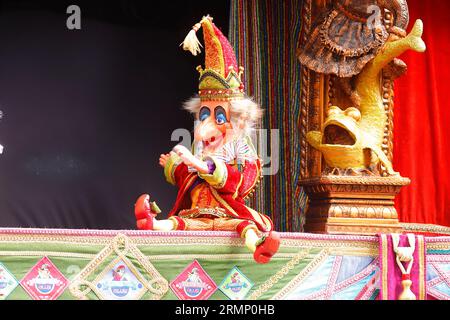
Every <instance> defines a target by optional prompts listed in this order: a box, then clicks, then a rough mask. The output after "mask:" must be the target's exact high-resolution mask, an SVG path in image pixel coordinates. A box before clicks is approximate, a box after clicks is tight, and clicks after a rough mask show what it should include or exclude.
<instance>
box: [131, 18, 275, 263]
mask: <svg viewBox="0 0 450 320" xmlns="http://www.w3.org/2000/svg"><path fill="white" fill-rule="evenodd" d="M199 29H203V36H204V47H205V68H204V69H203V68H202V67H201V66H199V67H197V70H198V71H199V73H200V78H199V91H198V95H196V96H195V97H193V98H191V99H190V100H189V101H187V102H186V103H185V104H184V109H186V110H187V111H189V112H190V113H192V114H193V115H194V116H195V120H196V125H195V130H194V144H193V148H192V150H193V151H192V152H191V151H190V150H189V149H187V148H186V147H184V146H181V145H177V146H175V147H174V148H173V150H172V151H171V152H169V153H167V154H162V155H161V156H160V159H159V164H160V165H161V166H162V167H163V168H164V174H165V177H166V179H167V181H168V182H169V183H171V184H173V185H175V186H177V187H178V188H179V192H178V195H177V199H176V201H175V205H174V207H173V208H172V210H171V211H170V213H169V218H168V219H166V220H159V219H156V215H157V214H158V213H160V210H159V208H158V207H157V205H156V204H155V203H154V202H150V196H149V195H147V194H144V195H142V196H140V197H139V199H138V200H137V202H136V205H135V215H136V220H137V227H138V228H139V229H141V230H159V231H171V230H198V231H199V230H203V231H206V230H221V231H237V232H238V233H239V234H240V236H241V237H242V238H244V239H245V244H246V246H247V247H248V248H249V250H251V252H253V257H254V259H255V261H256V262H258V263H267V262H269V261H270V259H271V258H272V256H273V255H274V254H275V253H276V252H277V250H278V248H279V244H280V239H279V235H278V234H277V233H276V232H274V231H273V223H272V221H271V219H270V218H269V217H268V216H266V215H264V214H261V213H259V212H257V211H255V210H253V209H252V208H249V207H248V206H246V204H245V199H246V198H247V197H248V196H249V195H250V194H251V193H252V191H253V190H254V189H255V186H256V184H257V183H258V182H259V180H260V179H261V162H260V159H259V158H258V155H257V152H256V150H255V148H254V146H253V144H252V142H251V139H250V132H251V130H252V129H253V128H254V125H255V122H256V121H257V120H258V119H259V118H260V117H261V114H262V112H261V109H260V107H259V106H258V105H257V104H256V103H255V102H253V101H252V100H251V99H250V98H249V97H247V96H246V95H245V93H244V83H243V82H242V79H241V76H242V73H243V68H242V67H240V68H238V66H237V61H236V56H235V54H234V51H233V48H232V47H231V45H230V43H229V42H228V40H227V38H226V37H225V36H224V35H223V34H222V32H221V31H220V30H219V29H218V28H217V27H216V26H215V25H214V23H213V22H212V18H211V17H209V16H207V17H204V18H203V19H202V20H201V22H199V23H197V24H196V25H195V26H194V27H193V28H192V30H191V31H190V32H189V34H188V36H187V37H186V39H185V40H184V42H183V48H184V49H185V50H189V51H190V52H191V53H192V54H193V55H194V56H195V55H197V54H198V53H200V52H201V50H200V47H201V44H200V42H199V41H198V39H197V37H196V32H197V31H199Z"/></svg>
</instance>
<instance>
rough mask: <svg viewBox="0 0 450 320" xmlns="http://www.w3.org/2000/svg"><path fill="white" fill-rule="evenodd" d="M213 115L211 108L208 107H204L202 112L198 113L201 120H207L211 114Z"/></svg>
mask: <svg viewBox="0 0 450 320" xmlns="http://www.w3.org/2000/svg"><path fill="white" fill-rule="evenodd" d="M210 115H211V111H210V110H209V108H208V107H202V108H201V109H200V112H199V114H198V119H199V120H200V121H204V120H206V119H207V118H208V117H209V116H210Z"/></svg>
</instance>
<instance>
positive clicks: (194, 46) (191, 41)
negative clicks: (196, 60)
mask: <svg viewBox="0 0 450 320" xmlns="http://www.w3.org/2000/svg"><path fill="white" fill-rule="evenodd" d="M204 19H211V20H212V18H211V17H210V16H209V15H208V16H206V17H203V19H202V21H200V22H199V23H196V24H195V25H194V26H193V27H192V30H191V31H189V33H188V34H187V36H186V38H184V41H183V42H182V43H181V44H180V46H181V45H182V46H183V50H186V51H190V52H191V53H192V55H194V56H196V55H197V54H199V53H200V52H202V50H201V49H200V47H203V46H202V44H201V43H200V41H198V38H197V35H196V33H197V31H198V30H199V29H200V28H201V27H202V22H203V20H204Z"/></svg>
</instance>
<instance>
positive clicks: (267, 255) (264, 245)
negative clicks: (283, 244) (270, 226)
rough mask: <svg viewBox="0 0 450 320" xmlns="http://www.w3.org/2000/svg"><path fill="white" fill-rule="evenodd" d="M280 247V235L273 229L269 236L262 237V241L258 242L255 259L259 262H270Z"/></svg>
mask: <svg viewBox="0 0 450 320" xmlns="http://www.w3.org/2000/svg"><path fill="white" fill-rule="evenodd" d="M279 247H280V235H279V234H278V233H277V232H275V231H273V232H270V233H269V235H268V236H265V237H263V238H261V242H260V243H259V244H257V246H256V250H255V253H254V254H253V259H255V261H256V262H257V263H268V262H269V261H270V259H271V258H272V257H273V255H274V254H275V253H277V251H278V248H279Z"/></svg>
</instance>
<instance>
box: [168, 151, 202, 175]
mask: <svg viewBox="0 0 450 320" xmlns="http://www.w3.org/2000/svg"><path fill="white" fill-rule="evenodd" d="M173 152H175V153H176V154H177V155H178V156H179V157H180V158H181V160H183V162H184V164H185V165H187V166H190V167H193V168H195V169H197V171H198V172H200V173H209V168H208V165H207V164H206V162H204V161H202V160H200V159H198V158H196V157H195V156H194V155H193V154H192V152H190V151H189V150H188V149H187V148H186V147H184V146H182V145H177V146H175V147H174V148H173Z"/></svg>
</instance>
